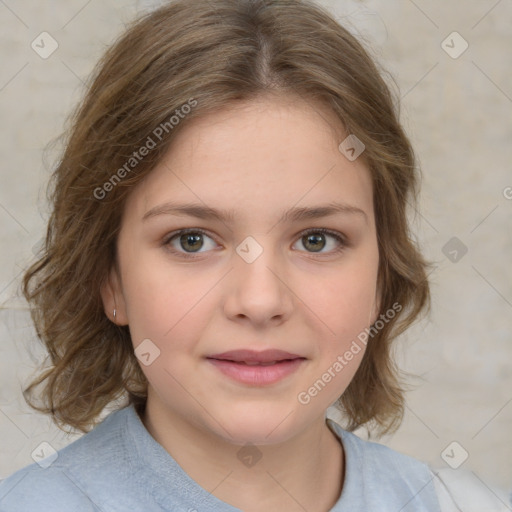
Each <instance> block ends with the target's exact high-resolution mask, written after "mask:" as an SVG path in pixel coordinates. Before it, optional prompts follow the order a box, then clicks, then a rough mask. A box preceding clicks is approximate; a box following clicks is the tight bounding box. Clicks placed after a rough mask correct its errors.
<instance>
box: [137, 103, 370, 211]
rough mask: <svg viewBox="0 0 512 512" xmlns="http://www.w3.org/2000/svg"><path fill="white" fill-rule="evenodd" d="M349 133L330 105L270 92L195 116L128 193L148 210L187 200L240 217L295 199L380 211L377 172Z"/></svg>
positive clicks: (286, 204)
mask: <svg viewBox="0 0 512 512" xmlns="http://www.w3.org/2000/svg"><path fill="white" fill-rule="evenodd" d="M346 136H347V133H346V132H345V130H344V129H343V126H342V125H341V122H340V121H339V120H338V119H337V117H336V116H335V115H334V113H333V112H332V111H330V110H329V109H328V108H327V107H326V106H324V105H322V104H319V103H316V102H306V101H303V100H301V99H298V98H296V97H294V98H293V99H291V98H289V97H276V96H271V97H263V98H259V99H257V100H252V101H248V102H244V103H240V104H235V105H231V106H229V107H226V108H224V109H222V110H219V111H217V112H211V113H208V114H206V115H203V116H201V117H198V118H196V119H193V120H191V122H190V123H188V124H186V125H185V126H184V128H183V129H182V130H181V131H179V132H178V133H177V134H176V137H175V139H174V140H173V141H172V144H171V147H170V148H169V150H168V152H167V154H166V155H165V156H164V158H163V159H162V160H161V161H160V163H159V164H158V165H157V166H156V167H155V168H154V169H153V170H152V171H151V172H150V173H149V175H148V176H147V177H146V179H145V180H144V181H143V182H142V183H140V184H139V185H138V186H137V187H136V188H135V189H134V191H133V192H132V194H131V195H130V197H129V198H128V201H129V203H130V204H129V207H128V211H130V210H131V211H134V212H137V214H138V215H139V216H140V215H141V214H142V215H143V214H144V212H146V211H147V210H148V209H150V208H152V207H154V206H155V205H158V204H159V203H161V202H165V201H169V200H176V199H179V200H180V201H182V202H197V203H202V204H204V205H208V206H212V207H215V206H217V207H219V208H229V209H233V210H234V211H238V212H239V214H240V215H239V218H242V217H244V216H245V217H248V216H251V215H252V216H254V215H260V216H267V215H269V214H270V211H271V210H273V209H274V207H275V208H279V209H280V211H281V210H282V209H283V208H284V207H289V206H292V205H295V206H303V205H307V204H313V203H314V204H319V203H327V202H334V201H343V202H346V203H350V204H353V205H354V206H357V207H359V208H362V209H364V210H366V211H367V213H368V214H369V215H372V213H373V210H372V208H373V205H372V203H373V199H372V184H371V177H370V174H369V172H368V169H367V168H366V165H365V163H364V161H363V159H362V158H359V159H356V160H355V161H353V162H351V161H349V160H348V159H347V158H346V157H345V156H344V155H343V154H342V153H341V152H340V151H339V148H338V146H339V144H340V142H341V141H342V140H344V138H345V137H346Z"/></svg>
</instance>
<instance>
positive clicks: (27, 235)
mask: <svg viewBox="0 0 512 512" xmlns="http://www.w3.org/2000/svg"><path fill="white" fill-rule="evenodd" d="M151 3H153V4H157V3H158V2H151V1H146V2H138V3H137V2H135V1H128V0H125V1H114V0H101V1H98V0H92V1H89V2H87V1H85V0H68V1H66V2H64V1H62V0H60V1H56V0H54V1H47V2H35V1H33V0H18V1H14V0H4V1H1V2H0V38H1V48H2V50H1V51H2V66H1V68H0V122H1V123H2V137H1V138H0V147H1V155H2V159H1V177H0V180H1V181H0V183H1V186H0V223H1V224H0V226H1V228H0V237H1V247H2V251H1V255H0V256H1V259H0V371H1V377H0V381H1V382H0V433H1V435H0V478H4V477H5V476H7V475H8V474H10V473H11V472H12V471H14V470H15V469H17V468H20V467H22V466H24V465H26V464H28V463H31V462H32V459H31V455H30V454H31V452H32V451H33V450H34V449H35V448H36V447H37V446H38V445H39V444H40V443H41V442H42V441H47V442H49V443H50V444H51V445H52V446H54V447H55V448H59V447H61V446H64V445H65V444H67V443H69V442H70V440H71V439H72V437H67V436H66V435H64V434H62V433H59V431H58V430H57V429H56V428H55V427H53V426H52V425H51V424H50V422H49V420H48V419H47V418H45V417H43V416H41V415H38V414H35V413H34V412H32V411H31V410H30V409H29V408H28V407H27V406H26V405H25V404H24V402H23V399H22V397H21V386H22V383H23V382H24V381H25V379H26V376H27V375H28V374H29V373H30V372H31V371H32V370H33V368H34V366H35V364H36V363H37V361H38V360H40V358H41V356H42V350H41V348H40V347H39V346H38V345H37V343H36V342H35V336H34V332H33V330H32V328H31V326H30V321H29V317H28V315H27V311H26V308H25V305H24V303H23V301H22V299H21V298H20V297H19V294H18V293H17V287H18V285H19V276H20V273H21V271H22V269H23V268H24V267H25V266H26V265H27V264H28V263H29V261H30V260H31V259H32V258H33V250H34V247H37V245H38V243H39V241H40V239H41V237H42V234H43V230H44V226H45V223H44V220H43V219H45V218H46V216H47V209H46V205H45V200H44V197H45V196H44V193H45V191H44V186H45V184H46V181H47V179H48V176H49V172H50V171H49V169H50V168H51V164H52V156H53V154H52V153H51V152H49V153H48V156H47V160H48V163H44V162H43V149H44V147H45V145H46V144H47V143H48V142H49V141H50V140H51V139H52V138H53V137H56V136H57V135H58V134H59V133H60V131H61V130H62V129H63V123H64V120H65V117H66V115H67V114H68V113H69V112H70V109H71V108H72V106H73V105H74V104H75V103H76V101H77V100H78V99H79V97H80V95H81V93H82V80H83V79H84V78H85V77H86V76H87V75H88V73H89V72H90V71H91V69H92V66H93V64H94V63H95V62H96V60H97V59H98V57H99V56H100V55H101V53H102V52H103V50H104V49H105V48H106V46H107V45H108V44H109V43H110V42H112V40H113V39H114V37H115V36H116V35H117V34H118V33H119V32H120V31H121V30H122V29H123V25H124V23H126V22H127V21H129V20H130V19H131V18H132V16H133V15H134V14H135V13H136V12H137V9H141V8H142V7H144V6H149V5H150V4H151ZM321 3H322V4H323V5H325V6H327V7H329V8H330V9H331V10H332V11H333V12H334V13H335V14H336V16H337V17H338V18H339V19H340V21H341V22H342V23H344V24H346V25H348V26H350V28H351V30H353V31H354V32H356V33H358V34H359V35H361V36H362V37H364V38H366V40H367V41H368V43H369V44H371V45H372V46H373V52H374V54H375V56H376V57H377V58H378V59H379V60H380V61H381V63H382V65H383V66H384V67H385V68H387V69H388V70H389V71H390V72H391V73H392V74H393V75H394V77H395V79H396V82H397V84H398V87H399V89H400V94H401V96H402V98H403V100H402V101H403V103H402V105H403V106H402V119H403V122H404V124H405V126H406V129H407V130H408V132H409V134H410V135H411V137H412V140H413V142H414V144H415V147H416V150H417V153H418V156H419V158H420V161H421V165H422V169H423V173H424V179H423V192H422V197H421V208H420V213H419V214H418V215H417V216H416V220H415V230H416V232H417V235H418V239H419V241H420V243H421V245H422V247H423V249H424V252H425V254H426V255H427V257H428V258H429V259H430V260H432V261H433V262H434V263H435V265H436V267H435V270H434V272H433V273H432V274H431V276H430V278H431V282H432V292H433V311H432V314H431V317H430V319H429V320H428V321H423V322H422V323H421V325H418V326H417V327H416V328H414V329H413V330H411V331H410V332H409V334H408V335H407V336H406V337H404V338H403V339H402V340H401V341H400V343H399V344H398V353H397V357H399V358H400V360H401V362H402V366H403V368H404V369H405V370H407V371H409V372H411V373H413V374H415V375H416V377H411V378H410V379H409V382H410V383H411V386H412V390H411V391H410V392H409V394H408V407H407V414H406V417H405V421H404V423H403V425H402V427H401V429H400V430H399V431H398V432H397V433H396V434H395V435H394V436H390V437H387V438H384V439H383V440H382V442H384V443H386V444H389V445H390V446H391V447H393V448H395V449H398V450H400V451H402V452H405V453H408V454H410V455H413V456H415V457H417V458H420V459H423V460H425V461H427V462H429V463H430V464H432V465H434V466H437V467H446V463H445V461H444V460H443V459H442V457H441V453H442V452H443V450H444V449H445V448H446V447H447V446H448V445H450V443H452V442H453V441H456V442H457V443H458V444H457V445H455V447H454V445H452V446H451V447H450V449H449V450H448V452H447V453H448V455H449V456H451V457H449V458H448V460H450V461H451V462H452V461H455V463H456V462H458V461H460V460H461V457H462V456H463V455H464V451H463V450H465V451H466V452H467V453H468V455H469V456H468V459H467V460H466V461H465V462H464V464H462V466H461V469H468V470H472V471H474V472H475V474H476V475H477V477H478V478H479V479H481V480H482V481H483V482H484V483H485V484H488V485H490V484H492V485H499V486H501V487H503V488H509V489H510V488H512V364H511V362H512V275H511V274H512V271H511V261H512V188H507V187H512V172H511V168H512V123H511V119H512V61H511V60H512V58H511V56H510V49H511V48H512V31H511V30H510V27H511V22H512V3H511V2H507V1H496V0H485V1H478V2H477V1H476V0H475V1H462V0H452V1H451V2H446V1H444V0H431V1H426V0H416V1H415V2H413V1H409V0H373V1H360V2H357V1H349V2H345V1H341V0H323V1H322V2H321ZM43 31H46V32H48V33H49V34H51V36H52V37H53V38H54V39H55V40H56V41H57V43H58V45H59V46H58V49H57V50H56V51H55V52H54V53H53V54H52V55H51V56H50V57H49V58H47V59H42V58H41V57H40V56H39V55H38V54H37V53H36V52H35V51H34V50H33V49H32V48H31V42H32V41H33V40H34V39H36V37H37V36H39V34H40V33H41V32H43ZM454 31H456V32H458V34H460V36H458V35H452V36H450V37H448V39H446V38H447V36H449V35H450V34H451V33H452V32H454ZM461 37H462V38H463V39H461ZM445 39H446V42H445V43H444V47H445V48H446V49H447V50H448V51H449V52H451V53H452V56H453V55H455V54H456V53H457V52H459V51H460V50H461V49H463V46H462V45H463V44H464V41H463V40H465V41H467V43H468V44H469V47H468V49H467V50H466V51H465V52H464V53H462V54H461V55H460V56H458V58H453V57H452V56H450V55H449V54H448V53H447V52H446V51H445V50H444V49H443V46H442V42H443V41H444V40H445ZM48 47H49V46H46V48H48ZM450 47H451V48H450ZM453 237H457V238H458V239H459V241H460V242H457V243H459V244H464V245H463V246H462V245H461V246H460V247H456V246H455V245H448V247H447V248H445V249H444V251H443V247H445V244H447V243H448V241H449V240H450V239H452V238H453ZM451 244H454V242H453V241H452V242H451ZM461 247H466V248H467V253H466V254H464V255H463V256H462V258H461V257H460V256H461V255H462V252H461V250H460V248H461ZM453 250H455V251H457V252H453ZM450 251H452V252H451V254H450ZM454 257H457V258H460V259H459V261H456V262H453V261H451V259H453V258H454ZM450 258H451V259H450ZM452 448H453V451H451V450H452ZM452 464H454V462H452Z"/></svg>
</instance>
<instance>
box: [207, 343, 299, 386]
mask: <svg viewBox="0 0 512 512" xmlns="http://www.w3.org/2000/svg"><path fill="white" fill-rule="evenodd" d="M207 360H208V362H209V363H211V364H212V365H213V366H214V367H215V368H217V369H218V370H219V371H220V372H221V373H223V374H224V375H226V376H227V377H230V378H232V379H234V380H236V381H238V382H241V383H243V384H248V385H252V386H265V385H271V384H275V383H276V382H279V381H281V380H283V379H284V378H286V377H287V376H289V375H291V374H292V373H294V372H295V371H296V370H297V369H298V368H299V367H300V366H301V365H302V363H303V362H304V361H305V360H306V358H305V357H303V356H300V355H298V354H292V353H290V352H284V351H282V350H274V349H271V350H264V351H261V352H257V351H254V350H231V351H228V352H223V353H221V354H215V355H212V356H208V357H207ZM247 363H249V364H247Z"/></svg>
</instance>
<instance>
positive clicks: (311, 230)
mask: <svg viewBox="0 0 512 512" xmlns="http://www.w3.org/2000/svg"><path fill="white" fill-rule="evenodd" d="M319 233H321V234H323V235H329V236H331V237H332V238H334V239H335V240H336V242H338V244H339V245H338V247H337V248H336V249H334V250H332V251H330V252H328V253H315V252H313V251H312V252H309V251H306V252H308V254H312V255H319V256H322V255H327V254H339V253H340V252H342V251H343V250H345V249H346V248H347V247H348V246H349V243H348V241H347V239H346V238H345V236H344V235H342V234H341V233H338V232H336V231H331V230H330V229H325V228H309V229H306V230H304V231H302V232H301V233H299V235H298V238H297V240H299V239H301V238H303V237H305V236H308V235H311V234H319ZM187 234H200V235H204V236H207V237H208V238H211V239H212V240H214V241H215V238H214V237H212V236H211V235H210V234H209V233H208V232H207V231H205V230H203V229H201V228H188V229H181V230H179V231H174V232H173V233H171V234H169V236H167V237H165V239H164V240H163V243H162V245H163V246H165V247H166V248H167V249H168V250H169V251H170V252H172V253H173V254H177V255H179V256H180V257H182V258H185V259H190V260H192V259H197V258H198V257H201V254H204V253H193V252H182V251H177V250H175V249H174V248H172V247H171V245H170V243H171V242H172V240H174V239H175V238H176V237H180V236H182V235H187ZM301 252H302V251H301Z"/></svg>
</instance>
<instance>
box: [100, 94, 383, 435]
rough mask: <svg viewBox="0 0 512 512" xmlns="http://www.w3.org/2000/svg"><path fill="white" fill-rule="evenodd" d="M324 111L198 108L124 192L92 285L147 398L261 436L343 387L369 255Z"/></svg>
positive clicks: (354, 168) (372, 252)
mask: <svg viewBox="0 0 512 512" xmlns="http://www.w3.org/2000/svg"><path fill="white" fill-rule="evenodd" d="M336 123H337V120H336V118H334V117H333V114H331V113H330V112H329V111H327V110H325V109H324V108H323V107H322V106H320V105H318V106H317V105H315V107H314V108H313V107H312V106H310V105H308V104H305V103H302V102H300V101H299V100H295V101H294V102H293V104H292V103H291V102H290V101H287V100H286V99H283V98H265V99H259V100H253V101H251V102H248V103H244V104H243V105H238V106H236V107H231V108H229V109H226V110H223V111H222V112H217V113H214V114H208V115H207V116H204V117H201V118H198V119H195V120H193V121H192V122H191V123H190V124H188V125H187V126H186V127H185V128H184V129H183V130H182V131H181V132H179V133H178V135H177V137H176V138H175V139H174V142H173V145H172V147H171V149H170V150H169V152H168V153H167V155H166V156H165V158H164V159H163V160H162V161H161V162H160V164H159V165H158V166H157V167H155V169H154V170H153V171H152V172H151V173H150V174H149V175H148V176H147V178H146V179H145V180H144V181H143V182H142V183H140V184H139V185H138V186H137V187H136V188H135V189H134V190H133V192H132V193H131V195H130V197H129V198H128V200H127V203H126V205H125V206H126V207H125V210H124V213H123V219H122V225H121V230H120V233H119V237H118V263H119V273H117V272H116V271H112V276H111V278H112V279H111V284H110V285H108V286H107V287H105V288H104V289H103V290H102V296H103V299H104V303H105V308H106V310H108V311H112V309H113V307H114V301H115V307H116V309H117V317H116V322H117V323H125V324H128V325H129V329H130V333H131V337H132V341H133V344H134V347H135V349H136V354H138V357H139V359H140V361H141V368H142V370H143V371H144V373H145V375H146V377H147V379H148V381H149V389H148V405H147V408H151V407H157V408H159V409H160V410H161V411H163V412H164V413H165V415H166V416H167V417H168V418H169V419H173V420H175V421H176V422H180V423H181V424H185V425H189V426H190V427H191V428H194V429H201V430H202V431H204V432H207V433H209V434H211V435H215V436H220V437H222V438H223V439H226V440H229V441H231V442H233V443H236V444H242V443H246V442H252V443H254V444H271V443H277V442H282V441H285V440H286V439H289V438H291V437H292V436H294V435H297V434H299V433H300V432H302V431H304V430H305V429H307V427H308V426H311V425H312V424H314V423H315V422H318V421H323V418H324V414H325V410H326V409H327V407H328V406H329V405H331V404H332V403H333V402H334V401H335V400H336V399H337V398H338V397H339V396H340V395H341V394H342V393H343V392H344V390H345V389H346V387H347V386H348V384H349V382H350V380H351V379H352V377H353V375H354V373H355V371H356V370H357V367H358V366H359V363H360V361H361V358H362V356H363V353H364V345H363V344H362V343H360V342H359V343H358V345H357V346H358V347H359V351H357V349H355V346H354V340H356V341H357V336H358V334H360V333H361V331H363V330H364V329H365V328H366V327H368V326H369V325H370V323H371V322H372V320H373V319H374V318H375V316H376V314H377V311H378V300H377V297H376V283H377V269H378V263H379V254H378V246H377V237H376V230H375V221H374V211H373V197H372V182H371V177H370V174H369V171H368V169H367V168H366V167H365V164H364V163H363V160H362V158H358V159H356V160H355V161H353V162H351V161H349V160H348V159H347V158H346V157H345V156H344V155H343V154H342V153H341V152H340V151H339V149H338V146H339V144H340V143H341V142H342V141H343V140H344V138H345V137H346V136H347V134H346V133H344V132H343V130H342V129H341V126H339V127H338V126H337V124H336ZM351 347H352V348H351ZM347 351H348V352H351V353H352V357H351V358H350V359H349V357H345V354H346V353H347ZM226 353H228V354H226ZM342 361H343V362H342ZM336 363H337V364H336ZM315 384H316V385H315ZM312 388H313V391H311V389H312ZM315 390H316V391H315Z"/></svg>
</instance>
